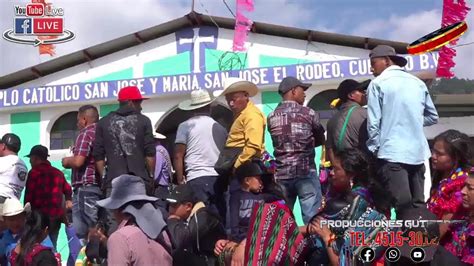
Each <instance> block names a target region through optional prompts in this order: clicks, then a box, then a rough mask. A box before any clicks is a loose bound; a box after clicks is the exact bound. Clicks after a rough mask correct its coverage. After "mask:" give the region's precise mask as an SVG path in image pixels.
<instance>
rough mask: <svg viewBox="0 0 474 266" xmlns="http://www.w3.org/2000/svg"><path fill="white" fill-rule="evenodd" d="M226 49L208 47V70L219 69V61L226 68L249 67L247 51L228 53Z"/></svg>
mask: <svg viewBox="0 0 474 266" xmlns="http://www.w3.org/2000/svg"><path fill="white" fill-rule="evenodd" d="M225 53H226V51H219V50H211V49H206V72H211V71H219V70H220V68H219V61H221V64H222V65H223V67H224V69H225V70H239V69H242V68H248V59H247V53H235V54H234V53H227V54H226V55H225V56H224V57H222V56H223V55H224V54H225Z"/></svg>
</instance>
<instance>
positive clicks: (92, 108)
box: [79, 104, 99, 121]
mask: <svg viewBox="0 0 474 266" xmlns="http://www.w3.org/2000/svg"><path fill="white" fill-rule="evenodd" d="M87 112H91V113H90V116H91V117H92V118H94V119H95V121H97V120H99V111H98V110H97V107H95V106H93V105H90V104H86V105H83V106H81V107H79V114H81V115H84V114H86V113H87Z"/></svg>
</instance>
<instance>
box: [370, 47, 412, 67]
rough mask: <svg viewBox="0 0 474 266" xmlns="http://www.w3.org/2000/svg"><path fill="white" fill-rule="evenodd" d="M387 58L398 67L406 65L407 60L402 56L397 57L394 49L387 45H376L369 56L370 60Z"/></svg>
mask: <svg viewBox="0 0 474 266" xmlns="http://www.w3.org/2000/svg"><path fill="white" fill-rule="evenodd" d="M385 56H388V57H390V59H392V61H393V62H394V63H395V64H397V65H398V66H400V67H404V66H405V65H406V64H407V60H406V59H405V57H403V56H399V55H397V53H396V52H395V49H394V48H393V47H392V46H388V45H377V46H376V47H375V48H374V49H372V51H371V52H370V54H369V57H370V58H376V57H385Z"/></svg>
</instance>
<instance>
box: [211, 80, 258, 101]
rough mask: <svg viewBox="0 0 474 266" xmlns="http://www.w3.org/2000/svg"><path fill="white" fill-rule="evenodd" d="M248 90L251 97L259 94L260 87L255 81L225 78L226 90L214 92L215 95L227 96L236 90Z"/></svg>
mask: <svg viewBox="0 0 474 266" xmlns="http://www.w3.org/2000/svg"><path fill="white" fill-rule="evenodd" d="M239 91H243V92H247V93H248V94H249V96H250V97H253V96H255V95H257V93H258V88H257V85H255V84H254V83H252V82H250V81H247V80H245V79H241V78H227V79H226V80H224V90H218V91H215V92H214V96H216V97H217V96H221V95H223V96H225V95H227V94H229V93H234V92H239Z"/></svg>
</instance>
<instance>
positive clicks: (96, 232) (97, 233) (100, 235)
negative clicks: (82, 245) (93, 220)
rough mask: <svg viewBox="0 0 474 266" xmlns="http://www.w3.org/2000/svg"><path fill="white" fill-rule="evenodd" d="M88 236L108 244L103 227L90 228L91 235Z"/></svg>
mask: <svg viewBox="0 0 474 266" xmlns="http://www.w3.org/2000/svg"><path fill="white" fill-rule="evenodd" d="M87 238H88V239H89V240H90V239H93V238H95V239H98V240H99V242H101V243H102V244H104V245H107V237H106V236H105V234H104V232H103V230H102V228H89V235H88V236H87Z"/></svg>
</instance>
